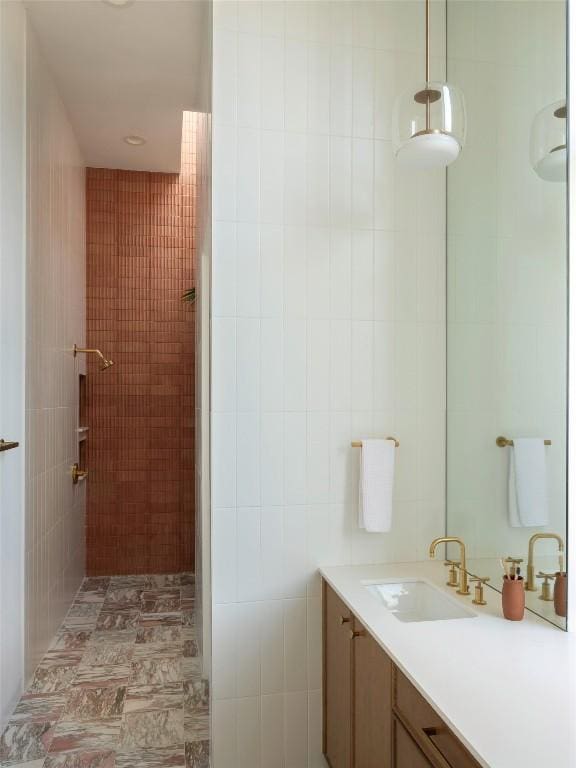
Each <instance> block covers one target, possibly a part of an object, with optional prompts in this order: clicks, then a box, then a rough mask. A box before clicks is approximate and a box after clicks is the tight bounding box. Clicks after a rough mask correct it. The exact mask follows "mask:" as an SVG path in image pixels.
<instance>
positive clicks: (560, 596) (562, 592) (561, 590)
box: [554, 571, 568, 616]
mask: <svg viewBox="0 0 576 768" xmlns="http://www.w3.org/2000/svg"><path fill="white" fill-rule="evenodd" d="M567 608H568V577H567V575H566V574H565V573H560V571H557V572H556V579H555V580H554V610H555V611H556V616H566V613H567Z"/></svg>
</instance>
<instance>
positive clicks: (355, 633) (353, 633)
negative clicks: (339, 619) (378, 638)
mask: <svg viewBox="0 0 576 768" xmlns="http://www.w3.org/2000/svg"><path fill="white" fill-rule="evenodd" d="M365 636H366V632H365V630H363V629H351V630H350V640H356V638H357V637H365Z"/></svg>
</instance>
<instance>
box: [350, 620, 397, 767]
mask: <svg viewBox="0 0 576 768" xmlns="http://www.w3.org/2000/svg"><path fill="white" fill-rule="evenodd" d="M352 673H353V681H352V693H353V698H352V703H353V712H352V748H353V749H352V751H353V762H352V764H353V765H354V766H356V767H357V768H392V674H393V665H392V662H391V661H390V659H389V658H388V656H387V655H386V654H385V653H384V651H383V650H382V648H381V647H380V646H379V645H378V643H377V642H376V640H374V638H373V637H372V635H371V634H370V633H369V632H368V631H367V630H366V629H365V628H364V627H363V626H362V624H361V623H360V622H359V621H358V619H356V618H355V619H354V638H353V639H352Z"/></svg>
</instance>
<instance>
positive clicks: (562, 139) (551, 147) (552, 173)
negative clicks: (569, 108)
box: [530, 101, 566, 181]
mask: <svg viewBox="0 0 576 768" xmlns="http://www.w3.org/2000/svg"><path fill="white" fill-rule="evenodd" d="M530 162H531V164H532V168H534V170H535V172H536V173H537V174H538V176H539V177H540V178H541V179H543V180H544V181H566V102H565V101H556V102H554V104H549V105H548V106H547V107H544V109H541V110H540V112H538V114H537V115H536V117H535V118H534V121H533V123H532V129H531V131H530Z"/></svg>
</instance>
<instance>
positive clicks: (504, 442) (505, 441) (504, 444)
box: [496, 435, 552, 448]
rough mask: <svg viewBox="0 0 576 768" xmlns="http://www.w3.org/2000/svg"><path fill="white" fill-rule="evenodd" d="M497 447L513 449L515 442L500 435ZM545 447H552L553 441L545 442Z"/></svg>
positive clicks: (497, 439)
mask: <svg viewBox="0 0 576 768" xmlns="http://www.w3.org/2000/svg"><path fill="white" fill-rule="evenodd" d="M496 445H497V446H498V448H506V447H507V446H510V447H513V446H514V440H509V439H508V438H507V437H503V436H502V435H500V436H499V437H497V438H496ZM544 445H552V440H544Z"/></svg>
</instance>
